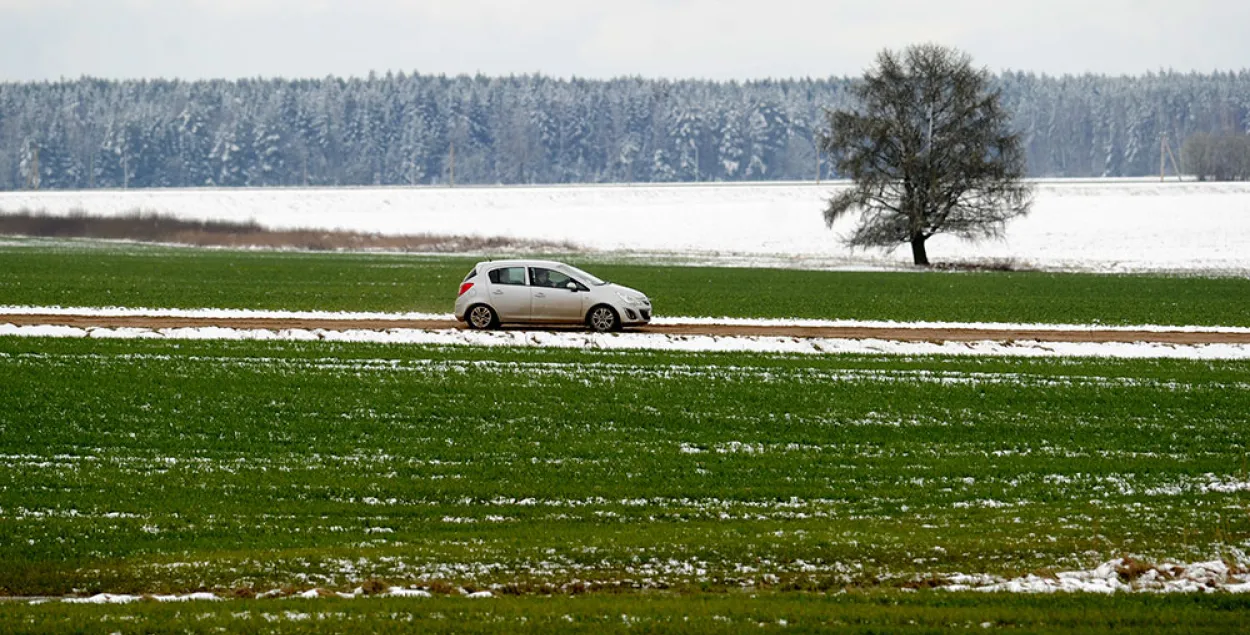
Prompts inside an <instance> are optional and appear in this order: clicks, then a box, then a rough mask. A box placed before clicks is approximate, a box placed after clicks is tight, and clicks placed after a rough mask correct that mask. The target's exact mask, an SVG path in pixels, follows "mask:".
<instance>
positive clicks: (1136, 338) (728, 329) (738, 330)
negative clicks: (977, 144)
mask: <svg viewBox="0 0 1250 635" xmlns="http://www.w3.org/2000/svg"><path fill="white" fill-rule="evenodd" d="M0 324H14V325H18V326H28V325H56V326H74V327H79V328H127V327H129V328H147V329H165V328H200V327H213V326H215V327H224V328H234V329H268V330H282V329H308V330H313V329H324V330H328V331H346V330H357V329H360V330H370V331H385V330H388V329H430V330H434V329H459V328H464V325H463V324H461V323H459V322H456V321H454V320H335V319H303V318H219V317H152V316H119V317H112V316H96V315H21V314H18V315H5V314H0ZM544 330H579V329H560V328H556V329H544ZM630 332H637V333H654V334H660V335H710V336H717V337H731V336H767V337H797V338H831V339H877V340H892V341H900V342H982V341H996V342H1004V341H1014V340H1029V341H1038V342H1153V343H1162V344H1250V333H1211V332H1203V333H1189V332H1181V331H1167V332H1156V331H1113V330H1107V329H1071V330H1062V331H1055V330H1030V329H1018V330H1000V329H976V328H940V329H939V328H891V327H861V326H855V327H842V326H759V325H735V324H666V325H651V326H646V327H642V328H638V329H631V330H630Z"/></svg>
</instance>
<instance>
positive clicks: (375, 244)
mask: <svg viewBox="0 0 1250 635" xmlns="http://www.w3.org/2000/svg"><path fill="white" fill-rule="evenodd" d="M0 236H27V237H35V238H100V239H106V240H132V241H137V242H145V243H165V244H179V245H193V246H197V247H254V248H268V249H302V250H308V251H358V250H360V251H398V252H423V253H457V252H467V251H488V250H490V251H498V250H517V251H546V252H571V251H580V247H578V246H577V245H575V244H573V243H570V242H564V241H541V240H525V239H517V238H506V237H501V236H446V235H438V234H410V235H399V236H388V235H383V234H370V233H361V232H350V231H323V230H315V229H294V230H272V229H267V228H265V227H263V226H261V225H259V224H257V223H256V222H247V223H232V222H226V221H191V220H182V219H178V218H173V217H171V216H168V215H163V214H159V213H155V212H145V211H134V212H130V213H128V214H124V215H121V216H114V217H102V216H91V215H88V214H87V213H86V212H81V211H75V212H73V213H71V214H69V215H68V216H53V215H49V214H47V213H44V212H32V211H29V210H21V211H19V212H15V213H10V212H4V211H0Z"/></svg>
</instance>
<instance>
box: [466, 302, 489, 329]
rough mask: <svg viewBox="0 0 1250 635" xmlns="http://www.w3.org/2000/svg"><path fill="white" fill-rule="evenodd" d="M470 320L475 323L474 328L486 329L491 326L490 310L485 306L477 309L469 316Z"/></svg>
mask: <svg viewBox="0 0 1250 635" xmlns="http://www.w3.org/2000/svg"><path fill="white" fill-rule="evenodd" d="M469 320H470V321H472V322H473V326H476V327H477V328H480V329H484V328H486V327H488V326H490V323H491V315H490V309H488V308H486V307H484V306H480V307H477V308H476V309H473V312H472V313H470V314H469Z"/></svg>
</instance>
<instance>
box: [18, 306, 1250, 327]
mask: <svg viewBox="0 0 1250 635" xmlns="http://www.w3.org/2000/svg"><path fill="white" fill-rule="evenodd" d="M4 315H56V316H69V317H73V316H82V317H172V318H220V319H289V320H341V321H350V320H376V321H383V320H389V321H395V322H400V321H405V320H441V321H452V320H455V319H456V317H455V316H454V315H452V314H451V313H416V312H409V313H384V312H366V311H265V310H258V309H216V308H201V309H170V308H145V307H81V306H70V307H63V306H24V305H22V306H16V305H0V319H2V316H4ZM652 324H655V325H658V326H665V325H674V326H679V325H717V326H760V327H789V326H795V327H814V328H822V327H829V328H896V329H903V328H906V329H976V330H987V331H1022V330H1027V331H1121V332H1124V331H1145V332H1151V333H1250V327H1240V326H1194V325H1183V326H1182V325H1163V324H1136V325H1103V324H1040V323H1012V322H924V321H920V322H896V321H893V320H819V319H808V318H784V319H778V318H736V317H696V316H675V317H665V316H659V317H656V318H655V319H654V320H653V321H652Z"/></svg>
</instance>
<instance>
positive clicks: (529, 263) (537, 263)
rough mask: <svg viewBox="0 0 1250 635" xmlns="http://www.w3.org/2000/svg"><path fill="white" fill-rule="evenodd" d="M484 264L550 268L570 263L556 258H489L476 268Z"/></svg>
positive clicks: (491, 266)
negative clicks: (557, 260) (558, 260)
mask: <svg viewBox="0 0 1250 635" xmlns="http://www.w3.org/2000/svg"><path fill="white" fill-rule="evenodd" d="M483 265H485V266H487V267H489V268H492V269H494V268H497V267H546V268H548V269H555V268H558V267H568V265H566V264H564V263H563V262H556V261H554V260H487V261H484V262H479V263H477V264H476V265H475V266H474V268H477V267H481V266H483Z"/></svg>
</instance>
